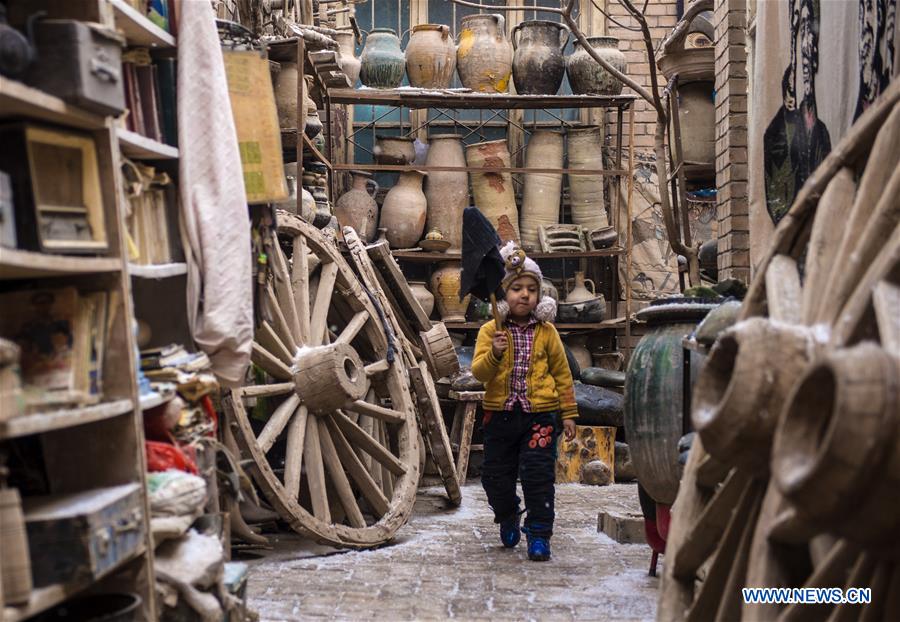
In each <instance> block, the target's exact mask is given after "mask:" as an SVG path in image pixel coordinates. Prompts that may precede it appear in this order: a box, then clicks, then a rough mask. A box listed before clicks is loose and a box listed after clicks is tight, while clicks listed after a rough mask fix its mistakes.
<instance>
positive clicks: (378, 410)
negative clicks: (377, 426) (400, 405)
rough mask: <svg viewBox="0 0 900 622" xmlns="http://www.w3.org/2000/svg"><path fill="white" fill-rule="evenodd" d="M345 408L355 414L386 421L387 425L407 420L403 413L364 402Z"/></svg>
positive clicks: (356, 402) (359, 401) (350, 404)
mask: <svg viewBox="0 0 900 622" xmlns="http://www.w3.org/2000/svg"><path fill="white" fill-rule="evenodd" d="M344 408H345V409H347V410H352V411H353V412H356V413H359V414H361V415H369V416H370V417H375V418H376V419H380V420H382V421H386V422H387V423H403V422H404V421H405V420H406V416H405V415H404V414H403V413H402V412H399V411H396V410H394V409H392V408H385V407H384V406H378V405H377V404H370V403H368V402H364V401H363V400H356V401H355V402H351V403H349V404H347V405H346V406H344Z"/></svg>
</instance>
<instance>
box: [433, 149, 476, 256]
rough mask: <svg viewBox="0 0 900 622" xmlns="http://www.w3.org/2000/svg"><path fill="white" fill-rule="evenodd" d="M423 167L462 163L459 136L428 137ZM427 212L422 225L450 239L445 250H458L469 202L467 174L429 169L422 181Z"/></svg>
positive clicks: (462, 165)
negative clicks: (464, 212)
mask: <svg viewBox="0 0 900 622" xmlns="http://www.w3.org/2000/svg"><path fill="white" fill-rule="evenodd" d="M428 144H429V147H428V155H427V156H426V158H425V165H426V166H458V167H460V168H464V167H465V166H466V156H465V154H464V153H463V146H462V137H461V136H459V135H457V134H437V135H435V136H430V137H429V138H428ZM425 197H426V198H427V200H428V214H427V215H426V218H425V226H426V227H427V228H428V230H429V231H431V230H432V229H437V230H438V231H440V232H441V233H442V234H443V236H444V239H445V240H447V241H448V242H450V248H449V249H448V250H447V252H448V253H454V252H456V253H459V252H460V251H461V249H462V215H463V210H464V209H466V207H467V206H468V205H469V176H468V174H467V173H466V172H465V171H459V172H452V171H446V172H441V171H432V172H430V173H429V174H428V179H427V180H426V182H425Z"/></svg>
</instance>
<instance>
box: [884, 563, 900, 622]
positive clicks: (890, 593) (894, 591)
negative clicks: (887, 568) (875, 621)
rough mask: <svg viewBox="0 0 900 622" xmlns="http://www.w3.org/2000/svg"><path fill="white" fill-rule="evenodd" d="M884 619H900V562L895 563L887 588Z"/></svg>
mask: <svg viewBox="0 0 900 622" xmlns="http://www.w3.org/2000/svg"><path fill="white" fill-rule="evenodd" d="M882 619H883V620H900V564H894V570H893V572H892V573H891V578H890V581H888V586H887V589H886V590H885V599H884V616H883V618H882Z"/></svg>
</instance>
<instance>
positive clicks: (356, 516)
mask: <svg viewBox="0 0 900 622" xmlns="http://www.w3.org/2000/svg"><path fill="white" fill-rule="evenodd" d="M316 419H317V421H318V426H319V441H320V443H321V447H322V459H323V460H324V462H325V468H326V469H327V470H328V475H329V476H330V477H331V483H332V484H333V485H334V489H335V492H337V497H338V499H340V501H341V505H342V506H343V507H344V512H346V513H347V518H348V519H349V520H350V525H351V526H352V527H356V528H357V529H361V528H364V527H365V526H366V519H365V518H363V515H362V512H361V511H360V509H359V504H357V502H356V495H354V494H353V489H352V488H351V487H350V481H349V480H348V479H347V474H346V473H344V467H343V465H342V464H341V459H340V458H339V457H338V453H337V449H335V447H334V443H333V442H332V440H331V434H329V432H328V427H327V426H326V425H325V422H324V421H322V420H320V419H318V418H316Z"/></svg>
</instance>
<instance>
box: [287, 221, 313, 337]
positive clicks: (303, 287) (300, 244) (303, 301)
mask: <svg viewBox="0 0 900 622" xmlns="http://www.w3.org/2000/svg"><path fill="white" fill-rule="evenodd" d="M308 252H309V248H308V247H307V246H306V238H305V237H303V236H302V235H298V236H296V237H294V269H293V272H291V288H292V289H293V290H294V306H295V307H296V309H297V321H298V323H299V325H300V338H299V341H300V342H301V343H309V256H308Z"/></svg>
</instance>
